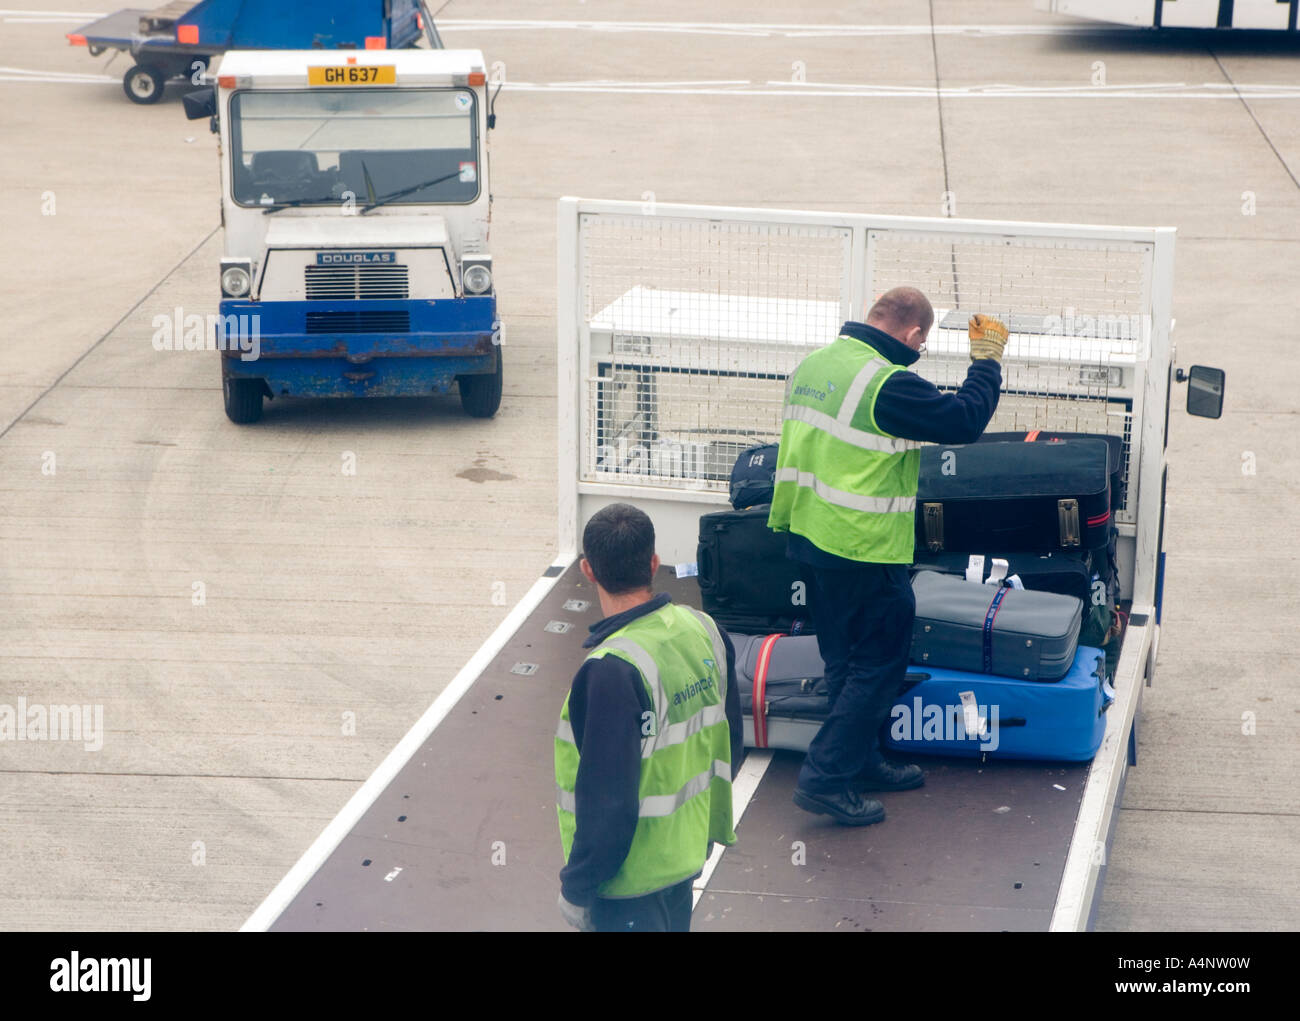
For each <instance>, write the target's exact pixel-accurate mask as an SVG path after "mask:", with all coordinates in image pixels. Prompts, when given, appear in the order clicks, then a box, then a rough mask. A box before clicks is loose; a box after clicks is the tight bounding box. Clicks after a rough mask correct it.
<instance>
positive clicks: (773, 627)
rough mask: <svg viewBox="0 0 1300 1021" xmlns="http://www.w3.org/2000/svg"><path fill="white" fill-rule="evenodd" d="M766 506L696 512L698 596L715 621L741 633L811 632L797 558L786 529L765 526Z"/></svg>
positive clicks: (729, 629)
mask: <svg viewBox="0 0 1300 1021" xmlns="http://www.w3.org/2000/svg"><path fill="white" fill-rule="evenodd" d="M769 509H770V508H769V506H768V505H767V504H763V505H761V506H758V507H750V508H747V509H746V510H739V511H718V512H716V513H713V514H703V515H701V516H700V541H699V546H698V548H697V550H696V557H695V559H696V564H697V568H698V571H699V576H698V577H699V583H700V601H701V605H702V607H703V609H704V612H705V613H707V614H708V615H709V616H711V617H712V618H713V619H714V620H715V621H717V623H718V626H719V627H721V628H723V629H725V630H728V631H737V632H740V633H742V634H771V633H775V632H786V633H796V634H800V633H801V634H812V633H813V629H812V621H811V618H810V617H809V614H808V604H807V594H806V588H805V586H804V583H803V580H802V577H801V574H800V565H799V563H798V562H797V561H794V560H790V559H788V558H787V557H786V555H785V547H786V537H785V533H783V532H782V533H777V532H773V531H772V530H771V529H770V528H768V527H767V515H768V511H769Z"/></svg>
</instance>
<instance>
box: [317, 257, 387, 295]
mask: <svg viewBox="0 0 1300 1021" xmlns="http://www.w3.org/2000/svg"><path fill="white" fill-rule="evenodd" d="M306 269H307V300H308V301H353V300H356V299H358V298H374V299H386V300H393V299H401V298H408V297H410V287H409V285H408V283H407V267H405V266H397V265H392V264H389V265H372V266H308V267H307V268H306Z"/></svg>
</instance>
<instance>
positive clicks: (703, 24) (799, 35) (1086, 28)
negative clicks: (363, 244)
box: [437, 18, 1114, 39]
mask: <svg viewBox="0 0 1300 1021" xmlns="http://www.w3.org/2000/svg"><path fill="white" fill-rule="evenodd" d="M437 24H438V31H440V32H443V31H446V32H524V31H527V32H532V31H539V30H548V31H569V32H574V31H577V32H620V33H626V32H669V33H677V34H683V35H740V36H754V37H760V38H761V37H779V38H786V39H807V38H823V37H832V38H835V37H840V36H858V37H870V36H876V37H882V38H888V37H894V36H928V35H930V34H931V32H933V33H934V34H935V35H973V36H1020V35H1086V34H1096V33H1098V32H1102V31H1106V30H1107V26H1104V25H1098V26H1093V25H1072V24H1059V25H1058V24H1052V23H1044V24H1036V25H930V24H928V23H927V24H917V25H826V24H820V25H793V24H787V23H765V22H739V21H738V22H726V21H592V20H580V21H568V20H542V19H528V18H439V19H437ZM1109 30H1110V31H1114V26H1109Z"/></svg>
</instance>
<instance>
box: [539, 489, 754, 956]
mask: <svg viewBox="0 0 1300 1021" xmlns="http://www.w3.org/2000/svg"><path fill="white" fill-rule="evenodd" d="M582 547H583V553H584V555H583V558H582V560H581V563H580V566H581V569H582V573H583V575H584V576H585V577H586V579H587V580H588V581H589V582H591V583H592V584H593V585H595V586H596V593H597V595H598V596H599V598H600V608H601V611H602V613H603V614H604V619H602V620H601V621H599V622H598V623H596V624H593V625H592V627H591V636H590V637H589V638H588V639H587V641H586V642H585V643H584V648H588V649H591V650H592V651H591V653H590V654H589V655H588V657H587V659H586V662H584V663H583V664H582V668H581V669H580V670H579V671H578V673H577V676H576V677H574V679H573V686H572V688H571V689H570V692H569V696H568V697H567V698H566V699H565V700H564V706H563V708H562V709H561V710H560V724H559V728H558V729H557V731H556V735H555V784H556V803H557V812H558V815H559V820H560V842H561V844H562V846H563V849H564V860H565V866H564V868H563V869H562V870H561V872H560V911H561V914H562V915H563V916H564V918H565V920H566V921H568V922H569V923H570V924H571V925H573V926H575V927H576V928H578V929H580V930H584V931H597V932H606V931H611V932H633V931H659V932H664V931H670V932H686V931H688V930H689V929H690V924H691V906H692V904H691V901H692V898H691V883H692V881H693V880H694V879H695V877H696V876H698V875H699V874H700V871H701V870H702V869H703V867H704V862H705V861H706V860H707V858H708V856H709V853H710V851H711V849H712V845H713V843H714V842H719V843H723V844H731V843H734V842H735V840H736V834H735V833H734V832H733V830H732V819H731V778H732V777H733V776H734V775H735V773H736V771H737V770H738V769H739V768H740V762H741V759H742V757H743V756H744V738H743V734H744V731H743V730H742V722H741V714H740V693H739V690H738V688H737V686H736V685H735V684H734V683H733V682H732V678H733V677H734V675H735V660H736V653H735V650H734V649H733V648H732V645H731V640H730V639H729V638H728V637H727V636H726V635H725V634H723V633H722V632H721V631H720V630H719V629H718V627H717V625H715V624H714V623H713V620H712V619H711V618H710V617H708V616H707V615H706V614H704V613H701V612H700V611H698V610H694V609H691V608H689V607H685V606H678V605H676V604H674V603H673V602H672V601H671V600H670V599H669V597H668V595H667V594H666V593H662V594H660V595H655V594H654V592H653V591H652V589H651V581H652V579H653V577H654V574H655V572H656V571H657V570H658V569H659V557H658V555H657V554H656V553H655V534H654V525H653V524H652V523H651V521H650V518H649V517H648V516H647V515H646V514H645V513H644V512H643V511H640V510H638V509H637V508H636V507H633V506H631V505H630V504H625V503H622V504H613V505H611V506H608V507H604V508H602V509H601V510H599V511H597V512H596V513H595V514H594V515H592V517H591V520H590V521H588V522H587V527H586V528H585V529H584V531H583V535H582Z"/></svg>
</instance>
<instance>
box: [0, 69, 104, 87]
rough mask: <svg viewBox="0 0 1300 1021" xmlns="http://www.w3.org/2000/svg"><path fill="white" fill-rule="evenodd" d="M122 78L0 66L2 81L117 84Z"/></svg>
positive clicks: (55, 83)
mask: <svg viewBox="0 0 1300 1021" xmlns="http://www.w3.org/2000/svg"><path fill="white" fill-rule="evenodd" d="M119 81H121V79H119V78H116V77H114V76H113V75H107V74H81V73H79V72H76V71H31V70H28V69H26V68H21V67H0V82H42V83H45V84H53V85H102V84H104V83H105V82H112V83H113V84H115V85H116V84H117V83H118V82H119Z"/></svg>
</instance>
